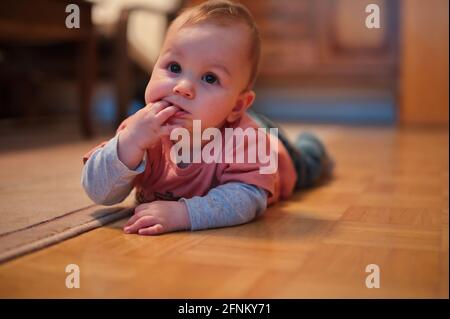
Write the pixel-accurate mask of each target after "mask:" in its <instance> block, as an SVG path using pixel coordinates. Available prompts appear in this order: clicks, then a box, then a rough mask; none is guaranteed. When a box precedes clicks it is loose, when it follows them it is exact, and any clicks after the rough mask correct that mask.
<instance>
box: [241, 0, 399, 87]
mask: <svg viewBox="0 0 450 319" xmlns="http://www.w3.org/2000/svg"><path fill="white" fill-rule="evenodd" d="M241 2H242V3H243V4H245V5H246V6H247V7H248V8H249V10H250V11H251V12H252V14H253V15H254V17H255V19H256V22H257V24H258V26H259V28H260V31H261V37H262V61H261V70H260V84H270V85H282V86H285V85H291V86H292V85H297V84H305V83H307V84H313V83H315V82H316V83H318V84H319V85H323V84H328V83H332V84H336V85H349V84H350V85H361V84H365V83H367V84H379V85H386V84H387V83H388V85H394V84H395V82H396V76H397V64H398V58H397V53H398V48H397V44H398V23H397V20H398V4H399V3H398V1H397V0H391V1H382V0H370V1H369V0H358V1H355V0H318V1H313V0H277V1H275V0H264V1H252V0H242V1H241ZM370 3H374V4H378V5H379V7H380V12H381V14H380V17H381V28H379V29H368V28H367V27H366V24H365V20H366V17H367V15H368V13H366V12H365V8H366V6H367V5H368V4H370Z"/></svg>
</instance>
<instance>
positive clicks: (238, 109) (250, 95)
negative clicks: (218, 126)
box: [227, 90, 256, 123]
mask: <svg viewBox="0 0 450 319" xmlns="http://www.w3.org/2000/svg"><path fill="white" fill-rule="evenodd" d="M255 97H256V93H255V91H253V90H247V91H245V92H242V93H241V94H239V97H238V99H237V101H236V104H235V105H234V107H233V109H232V110H231V112H230V114H229V115H228V117H227V121H228V122H230V123H232V122H234V121H236V120H237V119H239V118H240V117H241V116H242V115H243V114H244V113H245V111H247V109H248V108H249V107H250V106H251V105H252V104H253V102H254V101H255Z"/></svg>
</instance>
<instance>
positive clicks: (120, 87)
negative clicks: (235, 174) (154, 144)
mask: <svg viewBox="0 0 450 319" xmlns="http://www.w3.org/2000/svg"><path fill="white" fill-rule="evenodd" d="M128 16H129V12H128V10H123V11H122V12H121V15H120V18H119V22H118V27H117V37H116V76H115V77H116V92H117V93H116V94H117V117H116V123H115V128H117V127H118V126H119V125H120V123H121V122H122V121H123V120H124V119H125V118H126V116H127V111H128V106H129V102H130V98H131V92H130V89H131V83H130V81H131V74H130V61H129V58H128V49H127V48H128V40H127V25H128Z"/></svg>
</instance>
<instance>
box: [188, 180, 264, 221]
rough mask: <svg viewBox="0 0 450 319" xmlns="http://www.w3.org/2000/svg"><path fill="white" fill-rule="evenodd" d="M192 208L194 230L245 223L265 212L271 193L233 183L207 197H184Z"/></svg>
mask: <svg viewBox="0 0 450 319" xmlns="http://www.w3.org/2000/svg"><path fill="white" fill-rule="evenodd" d="M180 201H183V202H184V203H185V204H186V206H187V209H188V213H189V219H190V221H191V230H200V229H206V228H216V227H225V226H233V225H238V224H243V223H247V222H249V221H251V220H252V219H254V218H255V217H256V216H257V215H258V214H260V213H263V212H264V211H265V209H266V207H267V193H266V191H265V190H263V189H261V188H258V187H256V186H254V185H249V184H244V183H240V182H230V183H227V184H223V185H220V186H218V187H216V188H213V189H211V190H210V191H209V192H208V194H207V195H206V196H195V197H192V198H190V199H185V198H182V199H181V200H180Z"/></svg>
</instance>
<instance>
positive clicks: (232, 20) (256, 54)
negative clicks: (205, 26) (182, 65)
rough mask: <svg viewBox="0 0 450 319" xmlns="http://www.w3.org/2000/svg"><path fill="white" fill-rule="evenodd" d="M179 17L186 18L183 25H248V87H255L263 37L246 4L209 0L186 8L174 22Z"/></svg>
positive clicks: (224, 0) (226, 0)
mask: <svg viewBox="0 0 450 319" xmlns="http://www.w3.org/2000/svg"><path fill="white" fill-rule="evenodd" d="M179 19H183V20H184V21H183V24H182V26H181V27H183V26H187V25H196V24H199V23H202V22H211V23H214V24H217V25H220V26H230V25H234V24H236V23H242V24H244V25H245V26H247V27H248V29H249V32H250V37H249V38H250V45H249V52H248V58H249V60H250V62H251V68H250V76H249V81H248V85H247V89H248V90H249V89H251V88H252V87H253V85H254V84H255V81H256V78H257V75H258V69H259V61H260V56H261V37H260V34H259V30H258V27H257V26H256V23H255V21H254V19H253V16H252V15H251V13H250V11H249V10H248V9H247V8H246V7H245V6H244V5H242V4H240V3H237V2H232V1H228V0H209V1H206V2H203V3H201V4H199V5H196V6H193V7H188V8H186V9H184V10H183V11H181V13H180V15H178V17H177V18H176V19H175V20H174V22H175V21H177V20H179ZM172 24H173V22H172Z"/></svg>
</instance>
